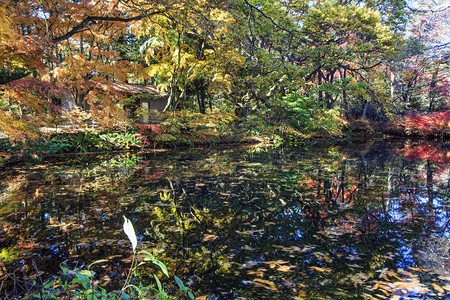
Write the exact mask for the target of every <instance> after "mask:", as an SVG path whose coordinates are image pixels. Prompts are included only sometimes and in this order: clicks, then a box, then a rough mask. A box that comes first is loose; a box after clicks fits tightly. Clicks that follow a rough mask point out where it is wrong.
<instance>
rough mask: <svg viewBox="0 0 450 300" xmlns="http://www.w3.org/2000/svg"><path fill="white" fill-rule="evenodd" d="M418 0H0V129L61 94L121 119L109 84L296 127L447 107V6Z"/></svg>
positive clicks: (15, 130)
mask: <svg viewBox="0 0 450 300" xmlns="http://www.w3.org/2000/svg"><path fill="white" fill-rule="evenodd" d="M434 2H435V1H433V3H434ZM415 5H416V6H411V5H409V3H408V2H407V1H404V0H400V1H399V0H380V1H364V2H362V1H347V0H326V1H306V0H290V1H273V0H215V1H204V0H191V1H180V0H157V1H129V0H109V1H91V0H78V1H72V0H48V1H38V0H26V1H12V0H11V1H8V0H7V1H3V2H2V4H1V5H0V15H1V17H2V20H4V22H2V23H1V24H0V35H1V41H0V88H1V94H0V97H1V98H0V117H1V120H0V128H1V129H2V130H3V131H4V132H5V134H6V135H9V136H10V137H24V135H25V136H31V135H32V133H33V131H34V130H33V128H36V127H37V126H39V125H45V124H46V123H48V122H49V120H54V118H52V116H54V115H55V114H56V115H57V114H61V112H62V110H61V108H60V105H61V99H65V98H67V97H72V98H73V99H74V102H75V104H76V105H77V106H78V107H79V108H80V109H83V110H85V111H87V112H90V113H91V117H92V118H94V119H96V120H98V121H99V122H102V123H103V124H104V125H107V126H120V125H123V124H126V123H127V122H129V120H128V119H127V116H126V113H125V112H124V107H125V104H126V99H127V96H126V95H124V94H123V93H119V92H117V90H115V89H114V88H112V85H113V84H115V83H128V84H142V85H152V86H154V87H155V88H157V89H158V90H159V91H160V93H161V94H167V99H168V100H167V105H166V110H177V109H191V110H194V111H198V112H200V113H203V114H204V113H207V110H208V108H210V109H213V108H216V109H220V110H223V111H227V112H229V111H235V112H236V115H237V116H238V117H240V118H246V117H247V116H248V115H249V114H256V115H258V116H259V117H263V118H265V119H266V121H268V122H272V123H273V122H278V121H279V120H278V119H277V118H278V117H276V116H282V119H283V120H284V121H286V120H288V123H290V124H291V125H292V126H294V127H295V126H296V127H297V128H298V129H300V130H303V129H304V128H307V127H308V124H310V123H311V122H315V121H317V120H319V119H322V118H325V119H332V117H331V116H337V115H339V116H341V117H342V116H346V117H348V118H355V119H357V118H369V119H372V120H379V121H380V120H388V119H393V118H395V117H396V116H400V115H403V114H405V113H407V112H408V111H410V110H416V111H419V112H421V111H429V112H432V111H439V110H442V109H448V105H449V100H448V99H449V98H448V90H449V89H448V85H449V73H448V67H449V65H448V61H449V60H448V57H449V51H448V50H449V42H448V21H445V20H448V14H449V8H448V7H446V6H445V5H444V4H442V5H439V4H438V5H437V6H436V4H435V3H434V4H432V3H431V2H427V1H425V0H424V1H416V2H415ZM308 114H309V115H308Z"/></svg>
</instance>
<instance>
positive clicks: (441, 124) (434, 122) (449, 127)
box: [399, 110, 450, 137]
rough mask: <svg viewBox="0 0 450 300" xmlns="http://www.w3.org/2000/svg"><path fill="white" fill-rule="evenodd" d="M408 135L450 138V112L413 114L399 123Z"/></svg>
mask: <svg viewBox="0 0 450 300" xmlns="http://www.w3.org/2000/svg"><path fill="white" fill-rule="evenodd" d="M399 124H400V125H401V126H404V127H405V133H406V134H407V135H418V136H441V137H444V136H449V135H450V111H448V110H447V111H442V112H434V113H428V114H418V113H415V112H411V113H409V114H408V115H406V116H405V117H404V118H403V120H402V121H400V122H399Z"/></svg>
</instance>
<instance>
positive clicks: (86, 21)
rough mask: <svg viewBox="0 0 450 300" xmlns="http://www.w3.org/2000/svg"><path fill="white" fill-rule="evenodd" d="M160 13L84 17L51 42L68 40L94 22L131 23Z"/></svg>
mask: <svg viewBox="0 0 450 300" xmlns="http://www.w3.org/2000/svg"><path fill="white" fill-rule="evenodd" d="M160 13H162V12H161V11H154V12H151V13H145V14H142V15H138V16H135V17H130V18H122V17H108V16H88V17H86V18H85V19H84V20H83V21H82V22H81V23H79V24H78V25H76V26H74V27H73V28H72V29H71V30H70V31H69V32H67V33H65V34H63V35H60V36H57V37H55V38H54V39H53V40H52V41H53V42H54V43H58V42H61V41H64V40H67V39H69V38H70V37H72V36H73V35H75V34H77V33H79V32H81V31H82V30H83V29H84V27H86V26H89V25H91V24H95V23H96V22H98V21H100V22H123V23H128V22H133V21H138V20H141V19H143V18H144V17H148V16H151V15H156V14H160Z"/></svg>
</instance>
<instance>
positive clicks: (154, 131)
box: [134, 124, 162, 146]
mask: <svg viewBox="0 0 450 300" xmlns="http://www.w3.org/2000/svg"><path fill="white" fill-rule="evenodd" d="M134 126H135V127H136V128H138V129H139V132H140V133H137V134H136V137H137V138H138V139H140V140H141V141H142V142H143V143H144V145H146V146H149V145H151V144H152V143H151V139H152V138H153V137H154V136H155V135H159V134H161V133H162V129H161V127H160V126H159V125H157V124H136V125H134Z"/></svg>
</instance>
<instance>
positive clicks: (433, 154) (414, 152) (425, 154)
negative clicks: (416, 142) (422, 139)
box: [398, 144, 450, 164]
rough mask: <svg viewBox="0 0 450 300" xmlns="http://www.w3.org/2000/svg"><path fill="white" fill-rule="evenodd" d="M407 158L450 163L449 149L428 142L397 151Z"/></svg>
mask: <svg viewBox="0 0 450 300" xmlns="http://www.w3.org/2000/svg"><path fill="white" fill-rule="evenodd" d="M398 153H400V154H402V155H403V157H405V158H406V159H408V160H427V159H428V160H430V161H433V162H437V163H441V164H450V151H449V150H446V149H443V148H441V147H435V146H432V145H430V144H423V145H420V146H415V147H407V148H403V149H401V150H399V151H398Z"/></svg>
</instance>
